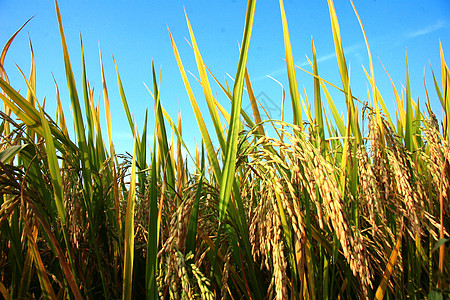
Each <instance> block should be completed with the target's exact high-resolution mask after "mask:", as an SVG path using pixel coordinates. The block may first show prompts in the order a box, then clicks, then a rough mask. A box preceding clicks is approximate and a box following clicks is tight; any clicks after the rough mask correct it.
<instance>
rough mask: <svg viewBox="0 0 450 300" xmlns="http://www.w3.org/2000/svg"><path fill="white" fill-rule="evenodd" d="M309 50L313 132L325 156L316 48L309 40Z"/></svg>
mask: <svg viewBox="0 0 450 300" xmlns="http://www.w3.org/2000/svg"><path fill="white" fill-rule="evenodd" d="M311 48H312V53H313V71H314V75H316V76H314V121H315V122H314V127H315V128H314V130H316V131H318V138H319V143H318V144H319V146H320V151H321V153H322V155H325V147H326V145H325V130H324V126H323V117H322V98H321V97H320V79H319V71H318V68H317V57H316V47H315V46H314V41H313V39H312V38H311Z"/></svg>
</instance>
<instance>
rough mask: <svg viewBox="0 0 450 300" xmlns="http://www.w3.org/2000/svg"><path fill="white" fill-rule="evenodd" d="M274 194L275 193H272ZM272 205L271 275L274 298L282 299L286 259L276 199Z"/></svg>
mask: <svg viewBox="0 0 450 300" xmlns="http://www.w3.org/2000/svg"><path fill="white" fill-rule="evenodd" d="M274 196H275V195H274ZM272 207H273V210H274V212H275V213H274V214H273V218H274V221H273V223H274V224H275V226H274V228H273V229H274V231H275V232H274V233H275V234H274V235H273V240H272V241H271V243H272V248H273V252H272V255H273V258H272V260H273V275H272V276H273V277H274V279H275V291H276V299H277V300H282V299H287V298H288V292H287V281H288V280H287V273H286V271H287V260H286V257H285V255H284V242H283V235H282V224H281V219H280V212H279V210H278V206H277V204H276V201H272Z"/></svg>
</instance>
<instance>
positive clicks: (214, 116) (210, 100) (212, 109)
mask: <svg viewBox="0 0 450 300" xmlns="http://www.w3.org/2000/svg"><path fill="white" fill-rule="evenodd" d="M184 14H185V16H186V22H187V25H188V29H189V34H190V36H191V42H192V48H193V49H194V54H195V61H196V62H197V68H198V72H199V73H200V80H201V85H202V87H203V93H204V94H205V99H206V104H207V105H208V108H209V113H210V114H211V120H212V122H213V124H214V128H215V130H216V134H217V139H218V140H219V144H220V147H221V148H222V149H225V136H224V131H223V128H222V125H221V123H220V119H219V114H218V113H217V110H216V106H215V102H214V97H213V95H212V93H211V87H210V85H209V80H208V75H207V73H206V70H205V64H204V63H203V59H202V56H201V55H200V51H199V49H198V46H197V42H196V40H195V36H194V32H193V31H192V27H191V23H190V22H189V18H188V16H187V14H186V11H184Z"/></svg>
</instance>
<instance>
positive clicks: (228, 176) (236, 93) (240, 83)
mask: <svg viewBox="0 0 450 300" xmlns="http://www.w3.org/2000/svg"><path fill="white" fill-rule="evenodd" d="M255 5H256V1H252V0H249V2H248V6H247V17H246V21H245V29H244V37H243V41H242V49H241V55H240V57H239V63H238V68H237V71H236V81H235V83H234V88H233V102H232V105H231V119H230V127H229V130H228V137H227V146H226V149H225V150H226V151H224V152H226V158H225V164H224V168H223V177H222V180H221V181H220V182H221V183H220V195H219V223H221V222H222V221H223V219H224V217H225V213H226V210H227V207H228V203H229V201H230V197H231V189H232V186H233V184H234V180H235V167H236V153H237V146H238V145H237V141H238V133H239V129H240V125H241V122H240V111H241V103H242V91H243V89H244V76H245V69H246V64H247V56H248V49H249V46H250V37H251V34H252V26H253V18H254V16H255Z"/></svg>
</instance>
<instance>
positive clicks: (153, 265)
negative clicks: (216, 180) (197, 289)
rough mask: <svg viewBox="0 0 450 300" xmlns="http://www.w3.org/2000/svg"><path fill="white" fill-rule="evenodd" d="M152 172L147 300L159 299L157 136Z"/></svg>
mask: <svg viewBox="0 0 450 300" xmlns="http://www.w3.org/2000/svg"><path fill="white" fill-rule="evenodd" d="M150 168H151V171H150V187H149V188H150V196H149V199H148V201H149V219H148V237H147V258H146V269H145V277H146V279H145V283H146V295H147V299H148V300H150V299H157V298H158V289H157V284H156V277H157V268H158V259H157V253H158V236H159V235H158V232H159V225H158V223H159V222H160V221H159V220H160V218H159V217H158V204H157V202H158V190H157V185H158V172H157V165H156V134H155V135H154V139H153V153H152V164H151V167H150Z"/></svg>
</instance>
